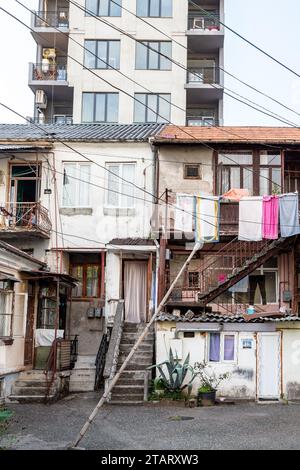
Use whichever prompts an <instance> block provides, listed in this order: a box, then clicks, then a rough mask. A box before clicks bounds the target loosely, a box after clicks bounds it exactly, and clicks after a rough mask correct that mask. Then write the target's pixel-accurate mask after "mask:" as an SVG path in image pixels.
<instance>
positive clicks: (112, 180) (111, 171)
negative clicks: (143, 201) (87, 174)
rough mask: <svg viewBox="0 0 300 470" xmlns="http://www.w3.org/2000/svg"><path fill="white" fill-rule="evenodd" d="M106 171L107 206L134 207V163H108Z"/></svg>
mask: <svg viewBox="0 0 300 470" xmlns="http://www.w3.org/2000/svg"><path fill="white" fill-rule="evenodd" d="M106 168H107V170H108V172H107V196H106V203H107V206H108V207H114V208H132V207H134V186H133V184H131V183H134V182H135V163H109V164H107V165H106Z"/></svg>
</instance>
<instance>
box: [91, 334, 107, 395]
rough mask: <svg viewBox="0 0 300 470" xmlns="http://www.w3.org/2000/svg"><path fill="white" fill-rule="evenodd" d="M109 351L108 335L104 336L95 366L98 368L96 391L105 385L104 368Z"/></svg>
mask: <svg viewBox="0 0 300 470" xmlns="http://www.w3.org/2000/svg"><path fill="white" fill-rule="evenodd" d="M107 349H108V336H107V334H105V335H103V336H102V340H101V343H100V346H99V349H98V352H97V356H96V361H95V366H96V373H95V387H94V388H95V390H99V389H100V387H101V385H102V384H103V381H104V377H103V372H104V367H105V359H106V353H107Z"/></svg>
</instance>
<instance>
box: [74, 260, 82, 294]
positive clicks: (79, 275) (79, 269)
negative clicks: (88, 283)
mask: <svg viewBox="0 0 300 470" xmlns="http://www.w3.org/2000/svg"><path fill="white" fill-rule="evenodd" d="M72 276H73V277H75V278H76V279H78V282H77V285H76V287H74V288H73V291H72V295H73V297H82V281H83V267H82V266H73V267H72Z"/></svg>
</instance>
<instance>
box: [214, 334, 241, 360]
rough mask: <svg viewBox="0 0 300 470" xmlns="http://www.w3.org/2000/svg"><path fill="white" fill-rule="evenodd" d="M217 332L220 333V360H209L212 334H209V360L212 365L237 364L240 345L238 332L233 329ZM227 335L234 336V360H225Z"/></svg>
mask: <svg viewBox="0 0 300 470" xmlns="http://www.w3.org/2000/svg"><path fill="white" fill-rule="evenodd" d="M214 333H215V334H219V335H220V360H219V361H210V360H209V352H210V338H211V334H210V333H209V334H208V338H207V362H208V364H210V365H213V364H236V363H237V347H238V334H237V333H236V332H231V331H222V332H221V331H216V332H214ZM225 336H234V357H233V360H225V359H224V344H225Z"/></svg>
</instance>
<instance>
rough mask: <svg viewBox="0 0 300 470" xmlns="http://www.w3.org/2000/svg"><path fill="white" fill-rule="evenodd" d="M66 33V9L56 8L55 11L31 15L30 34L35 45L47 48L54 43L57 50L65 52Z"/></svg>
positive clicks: (67, 24)
mask: <svg viewBox="0 0 300 470" xmlns="http://www.w3.org/2000/svg"><path fill="white" fill-rule="evenodd" d="M52 8H53V7H52ZM68 33H69V9H68V8H58V9H57V10H56V11H55V10H54V8H53V10H47V11H33V12H32V13H31V34H32V36H33V38H34V40H35V42H36V43H37V44H40V45H42V46H43V47H49V44H51V43H54V42H55V44H56V47H57V48H58V49H61V50H64V51H67V48H68Z"/></svg>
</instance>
